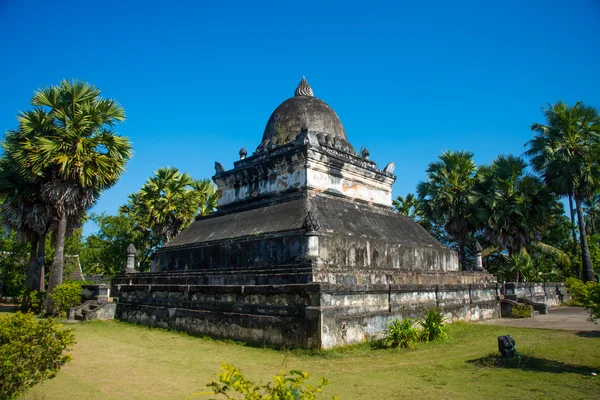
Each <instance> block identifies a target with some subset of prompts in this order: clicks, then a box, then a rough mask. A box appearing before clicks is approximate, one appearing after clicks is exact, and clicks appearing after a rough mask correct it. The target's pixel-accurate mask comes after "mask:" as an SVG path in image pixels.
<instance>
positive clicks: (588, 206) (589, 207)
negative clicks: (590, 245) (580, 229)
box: [583, 193, 600, 235]
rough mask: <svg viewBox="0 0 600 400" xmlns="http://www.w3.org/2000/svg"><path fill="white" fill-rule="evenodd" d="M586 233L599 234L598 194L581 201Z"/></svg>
mask: <svg viewBox="0 0 600 400" xmlns="http://www.w3.org/2000/svg"><path fill="white" fill-rule="evenodd" d="M583 212H584V214H585V226H586V232H587V233H588V234H589V235H596V234H598V233H600V194H598V193H594V194H593V195H592V196H590V197H588V198H586V199H585V200H584V201H583Z"/></svg>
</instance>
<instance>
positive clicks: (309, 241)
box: [302, 211, 320, 263]
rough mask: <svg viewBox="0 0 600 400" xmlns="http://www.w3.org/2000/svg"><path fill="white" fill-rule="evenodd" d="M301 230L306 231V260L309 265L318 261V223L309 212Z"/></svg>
mask: <svg viewBox="0 0 600 400" xmlns="http://www.w3.org/2000/svg"><path fill="white" fill-rule="evenodd" d="M302 228H303V229H305V230H306V233H305V234H304V236H305V237H306V256H305V257H306V259H307V260H309V261H310V262H311V263H314V262H318V261H319V236H320V234H319V232H318V230H319V228H320V226H319V222H318V221H317V219H316V217H315V215H314V214H313V213H312V212H311V211H309V212H308V213H307V214H306V218H304V223H303V224H302Z"/></svg>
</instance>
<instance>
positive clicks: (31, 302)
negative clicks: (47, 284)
mask: <svg viewBox="0 0 600 400" xmlns="http://www.w3.org/2000/svg"><path fill="white" fill-rule="evenodd" d="M45 302H46V292H40V291H37V290H32V291H28V292H25V293H24V294H23V303H24V304H26V307H27V308H26V310H28V311H29V312H32V313H34V314H40V313H41V312H42V309H43V308H44V304H45Z"/></svg>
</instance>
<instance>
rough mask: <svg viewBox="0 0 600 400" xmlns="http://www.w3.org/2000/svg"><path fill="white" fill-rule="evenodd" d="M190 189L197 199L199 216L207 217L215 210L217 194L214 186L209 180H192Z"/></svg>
mask: <svg viewBox="0 0 600 400" xmlns="http://www.w3.org/2000/svg"><path fill="white" fill-rule="evenodd" d="M192 189H193V190H194V191H196V194H197V195H198V197H199V199H198V200H199V203H200V208H199V210H198V214H199V215H208V214H210V213H212V212H213V211H214V210H215V209H216V208H217V203H218V201H219V194H218V193H217V188H216V186H215V185H214V184H213V183H212V182H211V181H210V180H209V179H201V180H199V181H197V180H194V182H192Z"/></svg>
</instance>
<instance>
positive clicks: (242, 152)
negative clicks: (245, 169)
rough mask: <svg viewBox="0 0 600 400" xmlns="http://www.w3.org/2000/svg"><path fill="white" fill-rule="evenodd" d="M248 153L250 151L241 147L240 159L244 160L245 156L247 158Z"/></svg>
mask: <svg viewBox="0 0 600 400" xmlns="http://www.w3.org/2000/svg"><path fill="white" fill-rule="evenodd" d="M247 155H248V152H247V151H246V149H245V148H243V147H242V148H241V149H240V160H243V159H244V158H246V156H247Z"/></svg>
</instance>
